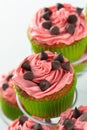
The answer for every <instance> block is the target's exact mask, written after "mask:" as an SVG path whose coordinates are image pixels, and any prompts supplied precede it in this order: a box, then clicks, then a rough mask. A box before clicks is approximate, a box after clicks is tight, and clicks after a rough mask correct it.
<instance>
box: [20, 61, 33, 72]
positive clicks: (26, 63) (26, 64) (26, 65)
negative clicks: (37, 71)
mask: <svg viewBox="0 0 87 130" xmlns="http://www.w3.org/2000/svg"><path fill="white" fill-rule="evenodd" d="M21 67H22V68H23V69H25V70H27V71H28V70H31V67H30V64H29V61H28V60H26V61H25V62H24V63H23V64H22V65H21Z"/></svg>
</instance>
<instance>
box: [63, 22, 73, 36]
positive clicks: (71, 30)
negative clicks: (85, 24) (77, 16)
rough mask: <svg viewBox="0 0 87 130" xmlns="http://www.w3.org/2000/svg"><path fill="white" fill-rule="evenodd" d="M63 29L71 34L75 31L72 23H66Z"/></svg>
mask: <svg viewBox="0 0 87 130" xmlns="http://www.w3.org/2000/svg"><path fill="white" fill-rule="evenodd" d="M65 29H66V31H67V32H68V33H69V34H71V35H72V34H74V32H75V26H74V25H73V24H69V25H67V26H66V28H65Z"/></svg>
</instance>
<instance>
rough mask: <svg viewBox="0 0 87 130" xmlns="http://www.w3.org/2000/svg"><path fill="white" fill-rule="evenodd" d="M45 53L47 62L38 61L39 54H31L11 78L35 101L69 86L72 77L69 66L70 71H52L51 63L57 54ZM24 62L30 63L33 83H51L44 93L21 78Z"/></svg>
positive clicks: (71, 69) (72, 72) (30, 82)
mask: <svg viewBox="0 0 87 130" xmlns="http://www.w3.org/2000/svg"><path fill="white" fill-rule="evenodd" d="M45 53H47V55H48V59H47V60H40V53H39V54H32V55H30V56H28V57H26V58H25V59H24V60H23V61H22V63H21V64H20V65H19V67H18V68H17V70H16V73H15V76H14V77H13V82H14V83H15V84H16V85H18V86H19V88H20V89H21V90H23V91H24V92H26V93H27V94H28V95H30V96H33V97H35V98H37V99H39V98H43V97H45V96H48V95H51V94H53V93H55V92H58V91H60V90H61V89H63V88H64V87H65V85H67V84H68V85H69V84H71V83H72V81H73V77H74V71H73V68H72V66H71V65H70V71H65V70H63V69H62V67H60V68H59V69H58V70H52V65H51V63H52V61H53V59H54V57H55V56H56V55H57V54H53V53H52V52H50V51H46V52H45ZM26 60H29V62H30V66H31V70H32V72H33V75H34V79H33V81H34V82H37V83H39V82H40V81H41V80H44V79H46V80H47V81H49V82H50V83H51V86H50V88H48V89H47V90H45V91H41V89H40V88H39V87H38V85H37V84H35V83H34V82H32V81H29V80H25V79H24V78H23V74H24V73H23V71H22V68H21V65H22V64H23V63H24V61H26ZM32 94H33V95H32Z"/></svg>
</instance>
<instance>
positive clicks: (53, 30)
mask: <svg viewBox="0 0 87 130" xmlns="http://www.w3.org/2000/svg"><path fill="white" fill-rule="evenodd" d="M61 8H64V5H63V4H61V3H57V4H56V11H59V10H60V9H61ZM43 10H44V13H43V14H42V15H41V18H43V19H44V20H45V21H44V22H42V26H43V28H45V29H48V30H49V32H50V34H51V35H58V34H60V29H59V27H58V26H55V25H52V21H51V15H52V13H53V12H52V11H51V10H50V9H49V8H44V9H43ZM82 10H83V9H82V8H76V12H77V14H78V15H80V14H81V13H82ZM77 20H78V19H77V16H76V15H73V14H71V15H69V17H68V18H67V19H66V22H67V26H66V27H65V30H66V32H68V33H69V34H71V35H72V34H74V32H75V26H76V22H77Z"/></svg>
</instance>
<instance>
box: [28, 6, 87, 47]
mask: <svg viewBox="0 0 87 130" xmlns="http://www.w3.org/2000/svg"><path fill="white" fill-rule="evenodd" d="M49 9H50V10H51V11H52V15H51V17H50V19H51V22H52V25H54V26H58V27H59V29H60V34H58V35H51V34H50V33H49V30H47V29H45V28H43V27H42V22H43V21H44V19H43V18H41V15H42V14H43V12H44V11H43V9H40V10H39V11H38V12H36V14H35V16H34V17H33V19H32V21H31V23H30V25H29V29H28V34H29V36H30V37H31V39H35V40H36V41H38V42H39V43H40V44H45V45H49V46H52V45H55V44H57V45H59V44H61V43H64V44H65V45H70V44H72V43H73V42H75V41H78V40H80V39H82V38H84V37H85V36H87V23H86V20H85V16H84V14H83V13H81V14H80V16H79V15H78V14H77V12H76V8H75V7H73V6H72V5H70V4H64V8H61V9H60V10H57V9H56V6H51V7H49ZM69 15H75V16H77V19H78V20H77V22H76V27H75V32H74V34H73V35H71V34H69V33H67V32H66V31H65V28H66V25H67V18H68V17H69Z"/></svg>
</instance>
